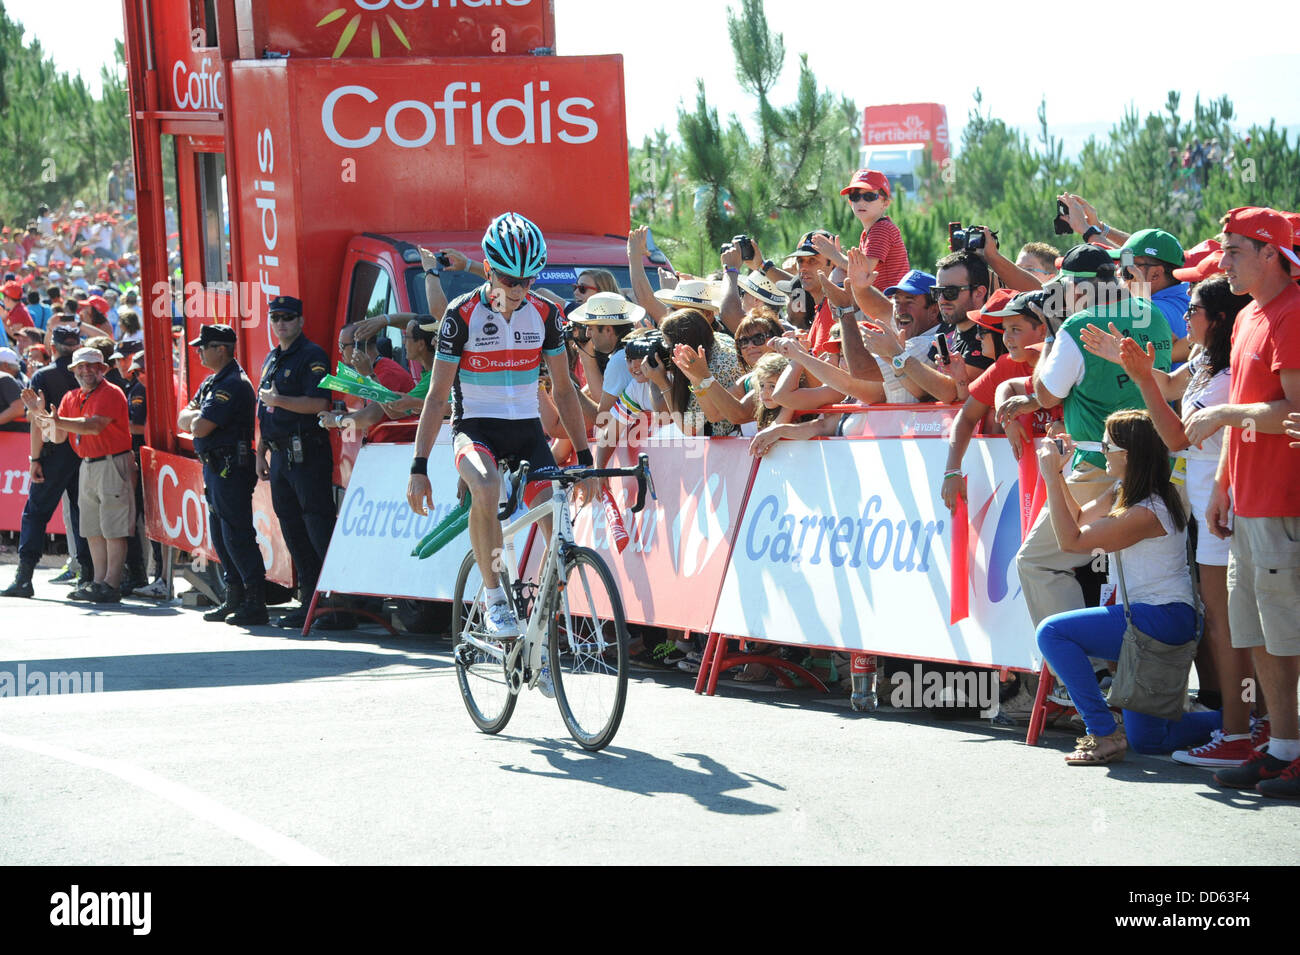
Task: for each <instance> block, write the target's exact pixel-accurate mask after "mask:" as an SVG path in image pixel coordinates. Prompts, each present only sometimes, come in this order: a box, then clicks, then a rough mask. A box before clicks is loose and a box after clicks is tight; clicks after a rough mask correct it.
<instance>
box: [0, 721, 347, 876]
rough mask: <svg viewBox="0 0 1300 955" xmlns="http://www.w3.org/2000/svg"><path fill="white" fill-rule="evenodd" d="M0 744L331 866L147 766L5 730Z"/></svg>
mask: <svg viewBox="0 0 1300 955" xmlns="http://www.w3.org/2000/svg"><path fill="white" fill-rule="evenodd" d="M0 746H11V747H13V748H14V749H24V750H27V751H28V752H29V753H36V754H38V755H40V756H48V757H50V758H51V759H61V760H63V761H64V762H67V763H73V764H75V765H77V766H85V767H87V768H88V769H97V770H99V771H100V772H104V773H108V774H109V775H112V776H116V777H117V778H118V779H122V780H125V781H126V782H128V783H130V784H131V785H133V786H138V787H140V788H141V789H144V790H146V791H148V792H151V793H153V794H154V795H155V796H160V797H162V798H163V799H166V800H167V801H168V802H172V803H175V804H176V805H177V806H179V807H181V808H182V809H184V810H186V811H187V812H189V813H192V814H193V815H195V816H197V817H198V818H199V819H203V820H205V821H207V822H210V823H212V824H213V825H214V826H217V827H218V828H220V829H224V830H225V831H226V832H228V833H230V834H231V835H232V836H235V837H237V838H239V839H243V840H244V841H245V842H247V843H248V844H249V845H251V846H253V847H255V848H257V849H261V850H262V851H263V852H265V853H266V854H267V855H269V856H272V857H273V858H275V859H276V860H278V861H280V862H283V863H285V864H287V865H334V863H333V862H331V861H330V860H329V859H326V858H325V857H324V856H322V855H320V854H319V853H316V852H313V851H312V850H311V849H308V848H307V847H306V846H304V845H302V844H301V843H299V842H296V841H295V840H293V839H290V838H289V837H288V836H283V835H281V834H280V833H278V832H275V831H274V830H271V829H268V828H267V827H266V826H264V825H262V824H261V823H260V822H254V821H253V820H252V819H249V818H248V817H247V816H243V815H240V814H239V813H237V812H235V811H234V810H233V809H227V808H226V807H225V806H223V805H221V804H220V803H219V802H217V801H216V800H214V799H212V798H210V797H208V796H205V795H203V794H202V793H198V792H195V791H194V790H193V789H190V788H189V787H188V786H182V785H181V784H180V783H174V782H172V781H171V780H168V779H163V778H162V777H161V776H159V775H157V774H156V773H151V772H149V770H147V769H141V768H140V767H138V766H132V765H131V764H130V763H125V762H122V761H121V760H114V759H104V758H102V757H99V756H91V755H90V754H88V753H79V752H77V751H76V750H74V749H68V748H66V747H64V746H56V745H55V744H53V743H40V742H37V741H36V740H29V739H23V738H22V737H20V736H10V735H8V734H7V733H0Z"/></svg>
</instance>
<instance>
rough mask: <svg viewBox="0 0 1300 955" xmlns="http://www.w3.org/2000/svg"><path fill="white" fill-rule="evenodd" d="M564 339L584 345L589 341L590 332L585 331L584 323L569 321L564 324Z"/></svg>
mask: <svg viewBox="0 0 1300 955" xmlns="http://www.w3.org/2000/svg"><path fill="white" fill-rule="evenodd" d="M564 340H565V341H566V342H572V343H573V344H575V345H585V344H587V342H589V341H591V333H590V332H588V331H587V326H586V325H582V324H580V323H578V322H570V323H569V324H567V325H565V326H564Z"/></svg>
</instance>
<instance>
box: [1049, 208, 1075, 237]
mask: <svg viewBox="0 0 1300 955" xmlns="http://www.w3.org/2000/svg"><path fill="white" fill-rule="evenodd" d="M1052 228H1053V229H1055V230H1056V234H1057V235H1069V234H1070V233H1071V232H1073V231H1074V230H1073V229H1071V228H1070V209H1069V207H1068V206H1067V205H1066V204H1065V203H1064V202H1063V201H1062V200H1060V199H1057V200H1056V219H1055V220H1054V221H1053V222H1052Z"/></svg>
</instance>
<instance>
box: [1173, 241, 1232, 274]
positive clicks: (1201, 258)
mask: <svg viewBox="0 0 1300 955" xmlns="http://www.w3.org/2000/svg"><path fill="white" fill-rule="evenodd" d="M1222 260H1223V246H1221V245H1219V241H1218V240H1217V239H1206V240H1205V241H1204V242H1202V243H1200V244H1199V245H1194V246H1192V247H1191V248H1190V249H1188V250H1187V252H1186V253H1185V254H1184V257H1183V262H1184V265H1183V267H1182V268H1181V269H1174V271H1173V275H1174V278H1176V279H1177V280H1178V281H1180V282H1204V281H1205V280H1206V279H1208V278H1209V277H1210V276H1211V275H1217V274H1218V273H1219V272H1222V271H1223V269H1221V268H1220V267H1219V263H1220V262H1221V261H1222Z"/></svg>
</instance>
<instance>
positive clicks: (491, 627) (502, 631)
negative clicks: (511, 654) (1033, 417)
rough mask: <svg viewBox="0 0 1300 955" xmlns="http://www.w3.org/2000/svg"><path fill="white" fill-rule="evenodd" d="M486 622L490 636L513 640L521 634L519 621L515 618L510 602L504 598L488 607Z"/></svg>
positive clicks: (497, 638)
mask: <svg viewBox="0 0 1300 955" xmlns="http://www.w3.org/2000/svg"><path fill="white" fill-rule="evenodd" d="M484 622H485V624H486V625H487V633H488V636H489V637H492V638H494V639H496V640H513V639H515V638H516V637H518V636H519V621H517V620H516V619H515V615H514V612H513V611H512V610H511V609H510V604H508V603H506V602H505V601H504V600H502V601H500V602H499V603H494V604H493V605H492V606H490V607H488V609H487V619H486V620H485V621H484Z"/></svg>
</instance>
